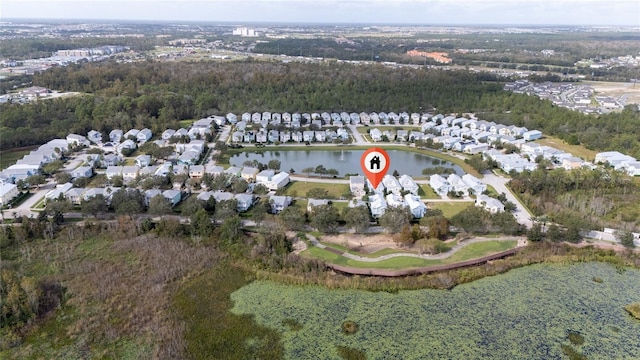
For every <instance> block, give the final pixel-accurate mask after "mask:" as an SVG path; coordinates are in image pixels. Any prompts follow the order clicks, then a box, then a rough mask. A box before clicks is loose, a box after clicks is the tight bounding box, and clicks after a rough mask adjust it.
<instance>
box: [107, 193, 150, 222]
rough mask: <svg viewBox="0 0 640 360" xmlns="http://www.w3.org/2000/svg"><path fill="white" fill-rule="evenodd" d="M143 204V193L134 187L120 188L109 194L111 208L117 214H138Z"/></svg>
mask: <svg viewBox="0 0 640 360" xmlns="http://www.w3.org/2000/svg"><path fill="white" fill-rule="evenodd" d="M144 206H145V198H144V194H142V193H141V192H140V191H138V190H136V189H120V190H118V191H116V192H115V193H113V195H112V196H111V208H112V209H113V210H114V211H115V212H116V214H118V215H129V216H132V215H133V214H139V213H141V212H142V210H143V209H144Z"/></svg>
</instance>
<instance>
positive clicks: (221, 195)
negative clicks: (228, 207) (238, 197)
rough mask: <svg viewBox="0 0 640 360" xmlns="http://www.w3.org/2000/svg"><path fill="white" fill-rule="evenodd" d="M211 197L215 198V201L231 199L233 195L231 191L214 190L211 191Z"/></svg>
mask: <svg viewBox="0 0 640 360" xmlns="http://www.w3.org/2000/svg"><path fill="white" fill-rule="evenodd" d="M213 198H214V199H216V202H218V203H219V202H221V201H231V200H233V199H234V196H233V194H232V193H230V192H226V191H214V192H213Z"/></svg>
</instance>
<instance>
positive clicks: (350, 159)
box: [229, 150, 464, 177]
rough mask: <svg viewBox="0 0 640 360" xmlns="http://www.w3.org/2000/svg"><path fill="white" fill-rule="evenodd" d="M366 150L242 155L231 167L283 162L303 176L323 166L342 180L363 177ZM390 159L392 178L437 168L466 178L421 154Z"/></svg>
mask: <svg viewBox="0 0 640 360" xmlns="http://www.w3.org/2000/svg"><path fill="white" fill-rule="evenodd" d="M364 152H365V150H302V151H301V150H282V151H264V152H242V153H238V154H234V155H233V156H232V157H231V159H229V163H230V164H231V165H234V166H238V167H242V164H243V163H244V162H245V161H247V160H248V161H253V160H257V161H259V162H261V163H263V164H266V163H268V162H269V160H272V159H277V160H280V162H281V166H280V169H281V170H283V171H289V169H294V170H295V172H296V173H302V169H304V168H308V167H313V168H315V167H316V166H318V165H323V166H324V167H325V168H327V169H336V170H338V172H339V173H340V175H341V176H344V175H345V174H353V173H362V169H361V168H360V158H361V157H362V154H363V153H364ZM387 153H388V154H389V158H390V159H391V166H390V167H389V174H392V173H393V171H394V170H397V171H398V173H400V174H401V175H402V174H407V175H411V176H416V177H418V176H423V175H422V170H423V169H425V168H431V167H435V166H441V167H445V168H451V169H454V170H455V172H456V174H458V175H461V176H462V175H464V171H463V170H462V168H460V167H459V166H458V165H454V164H452V163H450V162H448V161H446V160H441V159H438V158H435V157H432V156H428V155H423V154H418V153H414V152H409V151H400V150H387Z"/></svg>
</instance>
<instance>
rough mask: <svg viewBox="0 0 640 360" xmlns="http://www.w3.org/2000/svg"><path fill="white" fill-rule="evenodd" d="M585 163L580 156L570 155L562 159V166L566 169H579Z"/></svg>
mask: <svg viewBox="0 0 640 360" xmlns="http://www.w3.org/2000/svg"><path fill="white" fill-rule="evenodd" d="M582 165H584V161H583V160H582V159H580V158H579V157H575V156H570V157H566V158H563V159H562V167H563V168H564V169H565V170H573V169H579V168H581V167H582Z"/></svg>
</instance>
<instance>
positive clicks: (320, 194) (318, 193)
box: [307, 188, 329, 199]
mask: <svg viewBox="0 0 640 360" xmlns="http://www.w3.org/2000/svg"><path fill="white" fill-rule="evenodd" d="M307 197H308V198H314V199H329V192H328V191H327V190H326V189H322V188H311V189H309V191H307Z"/></svg>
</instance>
